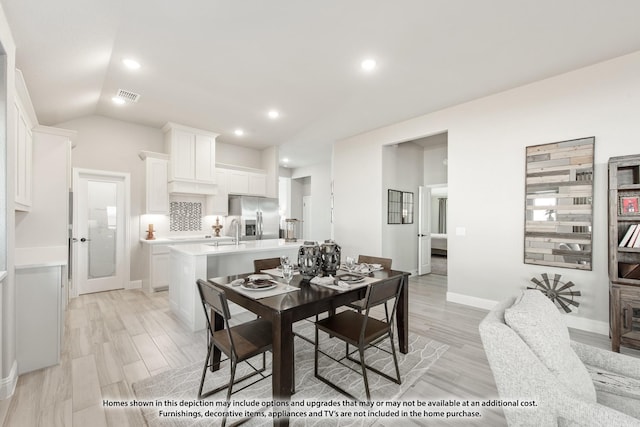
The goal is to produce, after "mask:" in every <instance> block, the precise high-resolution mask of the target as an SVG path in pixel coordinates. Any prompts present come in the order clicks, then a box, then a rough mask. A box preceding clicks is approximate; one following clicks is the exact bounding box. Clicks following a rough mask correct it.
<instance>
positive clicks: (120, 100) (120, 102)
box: [111, 96, 126, 105]
mask: <svg viewBox="0 0 640 427" xmlns="http://www.w3.org/2000/svg"><path fill="white" fill-rule="evenodd" d="M111 100H112V101H113V103H114V104H118V105H123V104H124V103H125V102H126V101H125V100H124V98H120V97H119V96H114V97H113V98H111Z"/></svg>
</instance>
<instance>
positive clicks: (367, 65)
mask: <svg viewBox="0 0 640 427" xmlns="http://www.w3.org/2000/svg"><path fill="white" fill-rule="evenodd" d="M360 67H362V69H363V70H364V71H373V70H374V69H375V68H376V61H375V60H374V59H365V60H364V61H362V62H361V63H360Z"/></svg>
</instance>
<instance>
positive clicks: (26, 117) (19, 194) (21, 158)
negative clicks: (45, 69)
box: [14, 70, 37, 211]
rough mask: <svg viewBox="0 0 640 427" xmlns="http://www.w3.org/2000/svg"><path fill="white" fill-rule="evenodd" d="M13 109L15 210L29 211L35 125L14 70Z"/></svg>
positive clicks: (19, 76)
mask: <svg viewBox="0 0 640 427" xmlns="http://www.w3.org/2000/svg"><path fill="white" fill-rule="evenodd" d="M16 94H17V96H16V102H15V105H14V108H15V135H16V141H15V209H16V210H19V211H29V210H31V206H32V196H31V188H32V174H33V133H32V129H33V127H34V126H35V125H36V124H37V119H36V117H35V112H34V111H33V106H32V105H31V99H30V98H29V92H28V91H27V86H26V84H25V82H24V79H23V77H22V73H21V72H20V70H16Z"/></svg>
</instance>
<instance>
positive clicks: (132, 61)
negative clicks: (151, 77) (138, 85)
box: [122, 58, 140, 70]
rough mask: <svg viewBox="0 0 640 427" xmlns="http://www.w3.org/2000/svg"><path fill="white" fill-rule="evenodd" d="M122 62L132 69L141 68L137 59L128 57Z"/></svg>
mask: <svg viewBox="0 0 640 427" xmlns="http://www.w3.org/2000/svg"><path fill="white" fill-rule="evenodd" d="M122 63H123V64H124V65H125V66H126V67H127V68H129V69H130V70H137V69H138V68H140V63H139V62H138V61H136V60H135V59H131V58H126V59H123V60H122Z"/></svg>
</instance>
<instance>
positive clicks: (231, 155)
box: [216, 142, 264, 169]
mask: <svg viewBox="0 0 640 427" xmlns="http://www.w3.org/2000/svg"><path fill="white" fill-rule="evenodd" d="M216 163H224V164H227V165H234V166H244V167H246V168H253V169H263V167H264V165H263V163H262V155H261V152H260V151H259V150H255V149H253V148H248V147H241V146H239V145H234V144H225V143H224V142H216Z"/></svg>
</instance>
